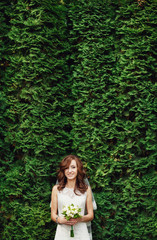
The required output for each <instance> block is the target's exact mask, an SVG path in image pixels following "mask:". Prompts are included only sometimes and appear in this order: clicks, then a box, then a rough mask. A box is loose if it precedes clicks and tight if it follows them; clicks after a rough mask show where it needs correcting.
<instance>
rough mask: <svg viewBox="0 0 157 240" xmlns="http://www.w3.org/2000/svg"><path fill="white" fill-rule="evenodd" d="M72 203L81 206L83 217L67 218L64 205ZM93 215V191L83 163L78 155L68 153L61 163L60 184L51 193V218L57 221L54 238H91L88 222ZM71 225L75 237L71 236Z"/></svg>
mask: <svg viewBox="0 0 157 240" xmlns="http://www.w3.org/2000/svg"><path fill="white" fill-rule="evenodd" d="M71 204H74V205H76V206H78V207H79V208H81V213H80V215H81V217H79V218H76V219H73V218H71V219H70V220H66V218H65V217H64V216H63V214H62V211H63V207H65V206H69V205H71ZM85 210H86V212H85ZM93 217H94V213H93V203H92V191H91V189H90V187H89V186H88V185H87V184H86V183H85V172H84V169H83V164H82V162H81V160H80V159H79V158H78V157H77V156H75V155H68V156H67V157H65V158H64V159H63V160H62V161H61V163H60V169H59V172H58V184H57V185H55V186H54V187H53V189H52V195H51V219H52V220H53V221H54V222H56V223H57V230H56V234H55V239H54V240H63V239H64V240H71V239H74V240H90V235H89V233H88V229H87V224H86V223H87V222H89V221H91V220H92V219H93ZM71 226H73V229H74V237H73V238H71V237H70V229H71Z"/></svg>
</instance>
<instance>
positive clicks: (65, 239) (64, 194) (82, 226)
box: [54, 187, 90, 240]
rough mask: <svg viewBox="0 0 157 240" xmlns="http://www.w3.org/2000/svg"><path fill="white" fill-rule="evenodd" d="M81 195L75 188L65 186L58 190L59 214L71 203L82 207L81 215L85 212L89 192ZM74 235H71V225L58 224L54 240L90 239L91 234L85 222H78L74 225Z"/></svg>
mask: <svg viewBox="0 0 157 240" xmlns="http://www.w3.org/2000/svg"><path fill="white" fill-rule="evenodd" d="M78 194H79V195H76V194H75V193H74V190H73V189H70V188H66V187H65V188H64V189H63V190H62V191H58V216H63V215H62V209H63V207H64V206H69V205H70V204H72V203H73V204H74V205H77V206H78V207H79V208H81V213H80V214H81V215H82V216H83V215H84V214H85V206H86V198H87V192H85V193H84V194H81V193H80V192H78ZM73 228H74V237H70V229H71V226H69V225H66V224H58V225H57V229H56V235H55V239H54V240H90V236H89V233H88V229H87V224H86V223H85V222H78V223H76V224H75V225H74V226H73Z"/></svg>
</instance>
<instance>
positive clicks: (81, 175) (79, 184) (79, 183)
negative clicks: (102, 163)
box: [57, 155, 88, 195]
mask: <svg viewBox="0 0 157 240" xmlns="http://www.w3.org/2000/svg"><path fill="white" fill-rule="evenodd" d="M72 160H75V161H76V165H77V178H76V184H75V187H74V193H75V194H77V192H76V191H77V190H78V191H79V192H81V193H85V192H86V191H87V188H88V186H87V185H86V184H85V182H84V179H85V176H86V174H85V170H84V168H83V164H82V162H81V160H80V159H79V158H78V157H77V156H75V155H68V156H66V157H65V158H63V160H62V161H61V163H60V169H59V171H58V177H57V179H58V184H59V185H58V190H59V191H61V190H63V188H65V185H66V183H67V178H66V176H65V173H64V172H65V169H66V168H68V167H69V165H70V163H71V161H72ZM77 195H78V194H77Z"/></svg>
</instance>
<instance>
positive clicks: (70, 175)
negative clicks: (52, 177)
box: [64, 160, 77, 180]
mask: <svg viewBox="0 0 157 240" xmlns="http://www.w3.org/2000/svg"><path fill="white" fill-rule="evenodd" d="M64 174H65V176H66V177H67V179H69V180H74V179H76V177H77V164H76V161H75V160H72V161H71V163H70V165H69V167H68V168H66V169H65V172H64Z"/></svg>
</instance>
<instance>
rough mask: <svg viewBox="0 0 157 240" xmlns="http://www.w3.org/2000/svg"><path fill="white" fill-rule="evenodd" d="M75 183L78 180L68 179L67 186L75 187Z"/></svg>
mask: <svg viewBox="0 0 157 240" xmlns="http://www.w3.org/2000/svg"><path fill="white" fill-rule="evenodd" d="M75 183H76V180H71V181H70V180H68V181H67V183H66V187H67V188H75Z"/></svg>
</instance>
